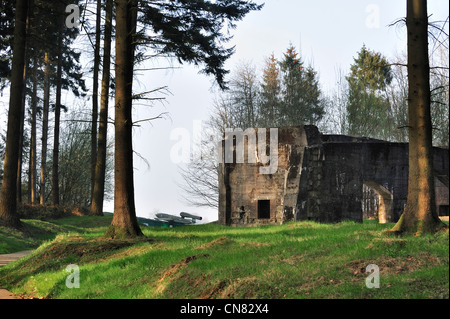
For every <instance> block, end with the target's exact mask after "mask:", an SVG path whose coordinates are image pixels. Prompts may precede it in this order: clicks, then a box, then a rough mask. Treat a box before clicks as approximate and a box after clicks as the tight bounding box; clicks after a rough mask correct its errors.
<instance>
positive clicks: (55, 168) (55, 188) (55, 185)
mask: <svg viewBox="0 0 450 319" xmlns="http://www.w3.org/2000/svg"><path fill="white" fill-rule="evenodd" d="M59 13H60V15H59V21H58V25H59V32H58V57H57V58H58V62H57V69H56V101H55V127H54V133H53V161H52V194H53V205H59V128H60V119H61V80H62V79H61V77H62V59H63V56H62V45H63V43H62V42H63V37H64V34H63V33H64V6H63V4H62V3H61V5H60V10H59Z"/></svg>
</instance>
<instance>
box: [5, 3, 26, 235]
mask: <svg viewBox="0 0 450 319" xmlns="http://www.w3.org/2000/svg"><path fill="white" fill-rule="evenodd" d="M27 13H28V0H17V1H16V12H15V27H14V46H13V47H14V51H13V59H12V70H11V89H10V100H9V112H8V131H7V136H6V149H5V160H4V176H3V183H2V189H1V193H0V223H2V224H4V225H6V226H12V227H21V222H20V219H19V217H18V215H17V193H16V192H17V168H18V165H17V164H18V158H19V145H18V143H17V141H18V140H19V138H20V130H19V127H20V121H21V118H20V116H21V108H22V98H23V89H24V81H23V72H24V67H25V51H26V19H27Z"/></svg>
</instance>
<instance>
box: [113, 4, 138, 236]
mask: <svg viewBox="0 0 450 319" xmlns="http://www.w3.org/2000/svg"><path fill="white" fill-rule="evenodd" d="M136 9H137V8H136V1H135V0H131V1H128V0H117V1H116V68H115V70H116V92H115V93H116V95H115V155H114V165H115V168H114V217H113V220H112V222H111V226H110V227H109V229H108V231H107V232H106V236H108V237H112V238H117V237H135V236H141V235H142V232H141V229H140V228H139V225H138V223H137V218H136V210H135V204H134V181H133V140H132V128H133V121H132V118H131V111H132V82H133V62H134V61H133V60H134V45H133V35H134V33H135V29H136Z"/></svg>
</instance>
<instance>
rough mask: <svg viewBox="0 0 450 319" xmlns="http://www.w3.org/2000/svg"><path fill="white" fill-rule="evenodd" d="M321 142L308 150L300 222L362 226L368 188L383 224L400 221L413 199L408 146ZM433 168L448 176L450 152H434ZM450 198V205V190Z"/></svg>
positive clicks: (346, 139)
mask: <svg viewBox="0 0 450 319" xmlns="http://www.w3.org/2000/svg"><path fill="white" fill-rule="evenodd" d="M322 140H323V141H324V142H323V143H322V144H321V145H315V146H312V147H311V146H308V147H307V148H306V150H305V159H304V161H303V165H304V167H303V170H302V172H303V173H304V174H302V180H304V181H301V183H300V185H301V188H300V189H299V202H298V210H297V211H298V215H297V219H299V220H315V221H319V222H337V221H340V220H344V219H350V220H355V221H362V218H363V212H362V201H363V200H364V198H363V197H364V196H363V192H362V190H363V185H364V184H365V185H367V186H369V187H371V188H372V189H373V190H374V191H375V192H377V193H378V195H379V206H378V214H379V216H378V217H379V218H380V222H394V221H397V220H398V219H399V218H400V215H401V214H402V212H403V209H404V207H405V205H406V200H407V196H408V144H407V143H390V142H383V141H379V140H371V139H355V138H350V137H344V136H342V137H338V138H335V137H334V136H333V137H332V138H328V137H327V136H324V137H323V139H322ZM350 140H351V141H350ZM434 166H435V171H436V173H437V174H442V175H444V176H448V150H443V149H439V148H435V149H434ZM446 193H447V199H446V200H447V202H448V187H447V190H446ZM440 194H444V195H445V190H444V189H442V188H441V191H440ZM442 202H443V203H445V199H443V200H442Z"/></svg>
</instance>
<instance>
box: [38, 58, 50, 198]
mask: <svg viewBox="0 0 450 319" xmlns="http://www.w3.org/2000/svg"><path fill="white" fill-rule="evenodd" d="M44 65H45V67H44V99H43V104H44V107H43V110H42V146H41V176H40V204H41V205H45V203H46V197H45V189H46V187H45V179H46V177H47V142H48V108H49V104H50V60H49V58H48V52H45V53H44Z"/></svg>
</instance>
